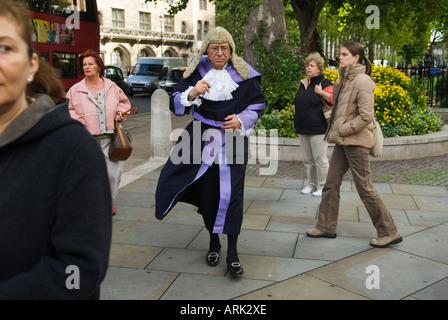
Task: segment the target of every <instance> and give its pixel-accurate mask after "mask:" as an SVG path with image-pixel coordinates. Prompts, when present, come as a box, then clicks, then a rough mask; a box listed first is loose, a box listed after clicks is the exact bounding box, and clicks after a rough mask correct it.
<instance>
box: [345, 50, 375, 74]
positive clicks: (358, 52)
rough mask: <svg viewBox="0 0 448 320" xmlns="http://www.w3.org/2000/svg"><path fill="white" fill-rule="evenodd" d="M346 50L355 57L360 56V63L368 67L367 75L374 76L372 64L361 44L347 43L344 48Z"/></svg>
mask: <svg viewBox="0 0 448 320" xmlns="http://www.w3.org/2000/svg"><path fill="white" fill-rule="evenodd" d="M342 47H343V48H346V49H347V50H348V51H350V53H351V54H352V55H353V56H356V55H359V60H358V63H360V64H364V65H365V66H366V74H367V75H369V76H371V75H372V63H371V62H370V61H369V59H367V57H366V51H365V50H364V47H363V46H362V44H360V43H359V42H347V43H345V44H344V45H343V46H342Z"/></svg>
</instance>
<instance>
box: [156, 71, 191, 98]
mask: <svg viewBox="0 0 448 320" xmlns="http://www.w3.org/2000/svg"><path fill="white" fill-rule="evenodd" d="M185 70H186V68H184V67H182V68H173V69H171V71H170V72H169V73H168V77H167V78H166V80H165V81H163V82H161V83H160V89H163V90H165V91H166V92H167V93H168V94H169V95H171V94H173V93H174V91H176V86H177V83H178V82H179V80H180V79H182V77H183V75H184V72H185Z"/></svg>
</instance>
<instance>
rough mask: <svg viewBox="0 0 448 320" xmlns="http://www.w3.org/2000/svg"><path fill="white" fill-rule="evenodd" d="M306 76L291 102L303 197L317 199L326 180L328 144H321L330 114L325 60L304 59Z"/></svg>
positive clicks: (330, 87) (330, 88) (314, 56)
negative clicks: (302, 170) (303, 175)
mask: <svg viewBox="0 0 448 320" xmlns="http://www.w3.org/2000/svg"><path fill="white" fill-rule="evenodd" d="M305 67H306V74H307V77H306V78H305V79H302V80H301V81H300V85H299V89H298V90H297V93H296V97H295V100H294V106H295V109H294V110H295V112H294V127H295V129H296V132H297V133H298V134H299V141H300V151H301V154H302V159H303V164H304V166H305V169H306V173H307V185H306V186H305V188H303V189H302V191H301V192H302V193H303V194H310V193H312V194H313V196H317V197H320V196H321V195H322V189H323V187H324V185H325V181H326V179H327V174H328V167H329V162H328V158H327V149H328V142H326V141H324V136H325V132H326V130H327V121H326V119H329V117H330V113H331V107H330V106H331V104H332V103H333V100H332V93H333V85H332V83H331V81H330V80H328V79H325V78H324V75H323V74H322V73H323V71H324V59H323V58H322V57H321V55H320V54H319V53H312V54H310V55H309V56H308V57H307V58H306V59H305Z"/></svg>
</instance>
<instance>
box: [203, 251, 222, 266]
mask: <svg viewBox="0 0 448 320" xmlns="http://www.w3.org/2000/svg"><path fill="white" fill-rule="evenodd" d="M206 261H207V264H208V265H209V266H210V267H216V266H217V265H218V264H219V251H218V252H209V253H208V255H207V258H206Z"/></svg>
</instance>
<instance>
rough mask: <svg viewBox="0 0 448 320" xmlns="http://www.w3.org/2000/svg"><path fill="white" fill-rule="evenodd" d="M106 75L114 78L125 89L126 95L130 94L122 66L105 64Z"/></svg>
mask: <svg viewBox="0 0 448 320" xmlns="http://www.w3.org/2000/svg"><path fill="white" fill-rule="evenodd" d="M104 76H105V77H106V78H108V79H110V80H112V81H113V82H115V84H116V85H117V86H119V87H120V88H121V90H123V91H124V93H125V94H126V95H128V94H129V87H128V83H127V82H126V79H125V77H124V75H123V71H122V70H121V68H120V67H118V66H105V70H104Z"/></svg>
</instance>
